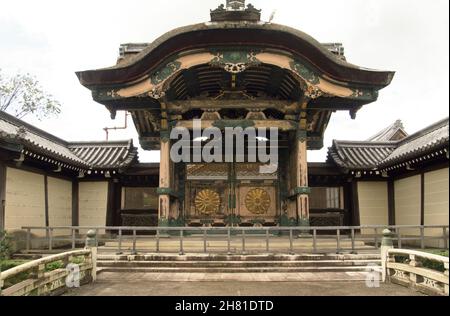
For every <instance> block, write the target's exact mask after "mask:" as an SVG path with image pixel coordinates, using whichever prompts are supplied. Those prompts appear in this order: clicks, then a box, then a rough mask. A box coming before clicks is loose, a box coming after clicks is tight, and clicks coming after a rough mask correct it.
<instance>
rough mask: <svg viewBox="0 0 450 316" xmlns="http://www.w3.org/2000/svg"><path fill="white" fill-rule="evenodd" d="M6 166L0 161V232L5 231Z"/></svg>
mask: <svg viewBox="0 0 450 316" xmlns="http://www.w3.org/2000/svg"><path fill="white" fill-rule="evenodd" d="M5 204H6V165H5V164H4V163H3V162H2V161H0V230H4V229H5V215H6V214H5V206H6V205H5Z"/></svg>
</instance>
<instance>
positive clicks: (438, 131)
mask: <svg viewBox="0 0 450 316" xmlns="http://www.w3.org/2000/svg"><path fill="white" fill-rule="evenodd" d="M448 144H449V120H448V118H446V119H445V120H442V121H439V122H437V123H435V124H433V125H431V126H429V127H428V128H426V129H424V130H422V131H419V132H417V133H415V134H414V135H411V136H409V137H407V138H405V139H403V140H401V141H400V142H399V143H398V146H397V148H396V149H395V150H394V152H393V153H392V154H390V155H389V156H388V157H387V158H386V159H384V160H383V161H382V162H381V165H382V166H386V165H390V164H392V163H395V162H398V161H401V160H404V159H410V158H415V157H417V156H419V155H421V154H424V153H428V152H430V151H432V150H434V149H437V148H440V147H442V146H445V145H447V147H448Z"/></svg>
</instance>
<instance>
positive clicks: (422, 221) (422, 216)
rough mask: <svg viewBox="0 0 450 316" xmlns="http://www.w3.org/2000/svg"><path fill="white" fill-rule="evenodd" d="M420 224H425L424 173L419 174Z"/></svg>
mask: <svg viewBox="0 0 450 316" xmlns="http://www.w3.org/2000/svg"><path fill="white" fill-rule="evenodd" d="M420 225H425V173H424V172H422V173H421V174H420Z"/></svg>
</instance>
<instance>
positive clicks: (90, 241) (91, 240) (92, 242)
mask: <svg viewBox="0 0 450 316" xmlns="http://www.w3.org/2000/svg"><path fill="white" fill-rule="evenodd" d="M85 249H88V250H90V251H91V258H90V259H91V263H92V271H91V276H92V282H95V281H96V280H97V232H96V231H95V230H90V231H88V232H87V234H86V247H85Z"/></svg>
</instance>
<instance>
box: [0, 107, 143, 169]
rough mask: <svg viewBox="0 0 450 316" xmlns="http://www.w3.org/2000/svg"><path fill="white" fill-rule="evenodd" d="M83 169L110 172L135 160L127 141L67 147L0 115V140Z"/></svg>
mask: <svg viewBox="0 0 450 316" xmlns="http://www.w3.org/2000/svg"><path fill="white" fill-rule="evenodd" d="M2 139H3V140H6V141H8V142H14V143H17V144H20V145H22V146H23V147H24V149H25V150H26V151H29V152H32V153H35V154H40V155H42V156H45V157H48V158H52V159H55V160H58V161H61V162H64V163H67V164H70V165H71V166H75V167H78V168H83V169H113V168H120V167H123V166H127V165H129V164H131V163H132V162H133V161H135V160H137V148H135V147H133V142H132V141H131V140H127V141H115V142H82V143H71V142H67V141H65V140H62V139H60V138H58V137H56V136H54V135H51V134H49V133H47V132H45V131H43V130H41V129H38V128H36V127H34V126H32V125H30V124H28V123H26V122H24V121H22V120H19V119H17V118H15V117H13V116H11V115H9V114H7V113H5V112H1V111H0V140H2Z"/></svg>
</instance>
